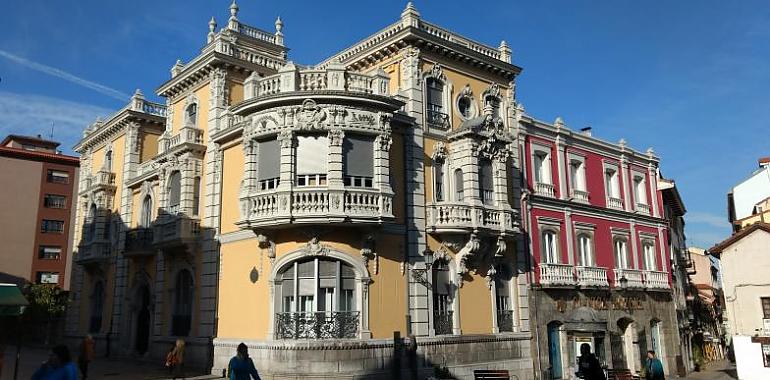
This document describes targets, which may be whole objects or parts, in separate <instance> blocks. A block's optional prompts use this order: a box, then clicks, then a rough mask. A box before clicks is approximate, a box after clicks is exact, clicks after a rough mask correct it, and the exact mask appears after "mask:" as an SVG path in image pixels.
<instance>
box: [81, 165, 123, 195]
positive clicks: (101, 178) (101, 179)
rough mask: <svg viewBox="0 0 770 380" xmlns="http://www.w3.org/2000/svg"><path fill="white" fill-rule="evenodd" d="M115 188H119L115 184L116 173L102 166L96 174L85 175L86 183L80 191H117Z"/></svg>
mask: <svg viewBox="0 0 770 380" xmlns="http://www.w3.org/2000/svg"><path fill="white" fill-rule="evenodd" d="M115 189H117V187H116V186H115V173H113V172H111V171H108V170H107V169H105V168H102V169H99V171H98V172H96V173H95V174H91V175H86V176H85V184H84V187H83V189H81V190H80V193H85V192H98V191H104V192H108V193H115Z"/></svg>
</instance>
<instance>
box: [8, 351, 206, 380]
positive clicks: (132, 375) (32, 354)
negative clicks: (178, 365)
mask: <svg viewBox="0 0 770 380" xmlns="http://www.w3.org/2000/svg"><path fill="white" fill-rule="evenodd" d="M47 359H48V350H45V349H42V348H31V347H22V349H21V359H20V360H19V374H18V379H19V380H27V379H29V378H30V377H32V374H33V373H34V372H35V371H36V370H37V369H38V367H39V366H40V364H41V363H42V362H44V361H45V360H47ZM15 360H16V347H6V351H5V365H4V367H3V373H2V375H1V376H0V380H12V379H13V366H14V362H15ZM88 372H89V376H88V379H89V380H91V379H93V380H100V379H109V380H116V379H121V380H122V379H136V380H150V379H152V380H159V379H168V378H169V376H168V372H167V370H166V368H165V367H163V366H162V365H160V364H157V365H156V364H152V363H149V362H143V361H139V360H130V359H113V358H109V359H108V358H103V357H102V358H96V360H94V361H93V362H91V365H90V366H89V369H88ZM186 374H187V375H188V376H189V377H186V378H185V379H216V378H218V377H215V376H212V375H210V374H207V373H203V372H201V371H200V370H197V371H196V370H189V371H187V373H186Z"/></svg>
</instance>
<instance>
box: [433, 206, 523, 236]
mask: <svg viewBox="0 0 770 380" xmlns="http://www.w3.org/2000/svg"><path fill="white" fill-rule="evenodd" d="M426 212H427V219H428V220H427V227H428V229H429V230H432V231H434V232H439V233H440V232H458V231H465V230H469V229H470V230H478V229H486V230H490V231H502V232H512V231H513V230H514V226H513V220H514V215H513V213H514V211H513V210H510V209H509V210H500V209H496V208H491V207H488V206H484V205H470V204H467V203H463V202H439V203H434V204H429V205H427V207H426Z"/></svg>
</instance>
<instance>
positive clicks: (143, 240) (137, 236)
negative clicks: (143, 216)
mask: <svg viewBox="0 0 770 380" xmlns="http://www.w3.org/2000/svg"><path fill="white" fill-rule="evenodd" d="M153 236H154V234H153V230H152V228H149V227H145V228H133V229H130V230H128V232H127V233H126V245H125V249H124V251H123V254H124V255H125V256H130V257H140V256H152V255H154V254H155V252H156V249H155V248H154V247H153V241H154V238H153Z"/></svg>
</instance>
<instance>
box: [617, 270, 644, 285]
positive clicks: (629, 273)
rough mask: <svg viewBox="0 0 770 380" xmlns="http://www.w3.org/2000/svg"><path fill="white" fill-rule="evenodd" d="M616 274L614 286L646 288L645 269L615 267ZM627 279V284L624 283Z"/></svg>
mask: <svg viewBox="0 0 770 380" xmlns="http://www.w3.org/2000/svg"><path fill="white" fill-rule="evenodd" d="M613 274H614V275H615V278H614V281H613V283H612V286H614V287H616V288H623V287H624V286H625V287H626V288H628V289H643V288H644V273H643V271H640V270H636V269H613ZM622 279H625V285H624V284H623V282H624V281H622Z"/></svg>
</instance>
